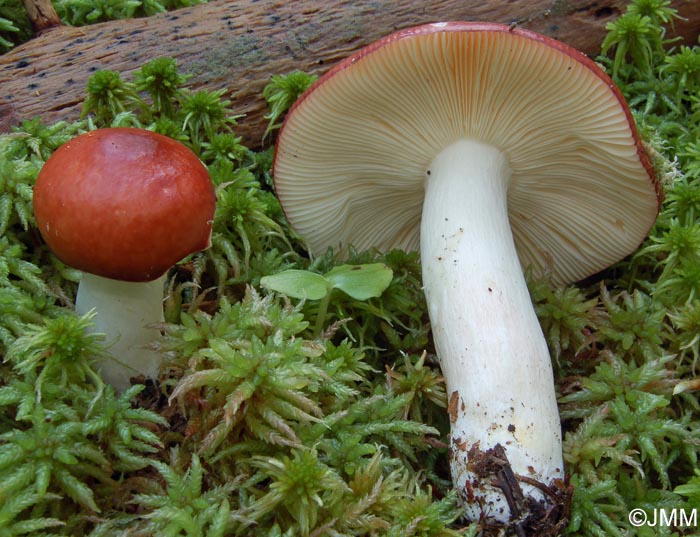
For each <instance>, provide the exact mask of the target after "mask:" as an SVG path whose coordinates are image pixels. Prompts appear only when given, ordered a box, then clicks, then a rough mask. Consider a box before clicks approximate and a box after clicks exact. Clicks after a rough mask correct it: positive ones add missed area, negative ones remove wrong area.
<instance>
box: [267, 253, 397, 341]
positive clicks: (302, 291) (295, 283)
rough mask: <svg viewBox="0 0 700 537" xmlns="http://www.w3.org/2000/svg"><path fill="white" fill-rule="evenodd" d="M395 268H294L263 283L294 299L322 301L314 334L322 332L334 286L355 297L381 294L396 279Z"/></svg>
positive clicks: (379, 266) (345, 266) (379, 264)
mask: <svg viewBox="0 0 700 537" xmlns="http://www.w3.org/2000/svg"><path fill="white" fill-rule="evenodd" d="M393 275H394V274H393V272H392V270H391V269H390V268H389V267H387V266H386V265H384V264H382V263H373V264H369V265H339V266H336V267H334V268H333V269H331V270H330V271H328V272H327V273H326V274H324V275H321V274H317V273H315V272H311V271H308V270H295V269H290V270H286V271H284V272H280V273H278V274H275V275H272V276H265V277H263V278H261V280H260V285H262V286H263V287H267V288H269V289H272V290H273V291H277V292H279V293H283V294H285V295H287V296H289V297H292V298H299V299H303V300H320V301H321V303H320V305H319V308H318V313H317V316H316V326H315V329H314V333H315V334H316V335H320V334H321V330H322V328H323V323H324V321H325V318H326V313H327V312H328V304H329V303H330V300H331V296H332V293H333V290H334V289H339V290H341V291H343V292H344V293H345V294H347V295H349V296H350V297H352V298H354V299H355V300H367V299H369V298H375V297H379V296H381V294H382V293H383V292H384V290H385V289H386V288H387V287H388V286H389V284H390V283H391V280H392V278H393Z"/></svg>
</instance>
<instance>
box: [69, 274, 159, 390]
mask: <svg viewBox="0 0 700 537" xmlns="http://www.w3.org/2000/svg"><path fill="white" fill-rule="evenodd" d="M164 283H165V275H163V276H161V277H160V278H158V279H156V280H153V281H150V282H124V281H119V280H111V279H108V278H102V277H100V276H95V275H94V274H89V273H83V277H82V279H81V280H80V285H79V286H78V295H77V297H76V302H75V311H76V313H77V314H79V315H84V314H85V313H87V312H89V311H91V310H93V309H94V310H95V311H96V315H95V317H94V319H93V321H94V331H95V332H99V333H102V334H105V336H106V344H107V345H108V350H109V352H110V354H111V355H112V358H113V359H108V360H104V361H102V362H101V363H99V364H98V370H99V372H100V374H101V375H102V378H103V379H104V380H105V382H107V383H109V384H111V385H112V386H114V388H115V389H116V390H117V391H119V392H122V391H124V390H126V389H127V388H129V387H130V386H131V381H130V379H131V377H138V376H139V375H143V376H144V377H146V378H156V377H157V376H158V370H159V368H160V363H161V360H162V355H161V353H159V352H158V351H155V350H152V349H149V348H148V345H149V344H152V343H153V342H154V341H156V340H157V339H158V337H159V333H158V331H157V330H156V329H154V328H150V327H149V326H148V325H150V324H153V323H159V322H163V285H164Z"/></svg>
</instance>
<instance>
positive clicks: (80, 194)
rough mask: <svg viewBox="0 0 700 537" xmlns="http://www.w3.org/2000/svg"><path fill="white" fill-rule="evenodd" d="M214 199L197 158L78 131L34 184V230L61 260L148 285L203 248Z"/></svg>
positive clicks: (135, 136)
mask: <svg viewBox="0 0 700 537" xmlns="http://www.w3.org/2000/svg"><path fill="white" fill-rule="evenodd" d="M215 204H216V194H215V192H214V186H213V185H212V182H211V179H210V178H209V174H208V172H207V169H206V168H205V167H204V165H203V164H202V163H201V162H200V160H199V159H198V158H197V156H196V155H195V154H194V153H193V152H192V151H191V150H190V149H189V148H187V147H185V146H184V145H182V144H181V143H179V142H176V141H175V140H172V139H171V138H168V137H166V136H163V135H160V134H156V133H153V132H150V131H146V130H142V129H133V128H111V129H101V130H95V131H91V132H88V133H85V134H82V135H80V136H78V137H76V138H74V139H72V140H71V141H69V142H67V143H66V144H64V145H63V146H61V147H60V148H59V149H58V150H57V151H56V152H55V153H54V154H53V155H52V156H51V157H50V158H49V159H48V160H47V161H46V163H45V164H44V166H43V168H42V169H41V172H40V173H39V176H38V178H37V181H36V184H35V186H34V214H35V217H36V221H37V225H38V227H39V231H40V233H41V235H42V237H43V238H44V240H45V241H46V242H47V244H48V245H49V247H50V248H51V249H52V250H53V251H54V253H55V254H56V256H57V257H58V258H59V259H61V260H62V261H63V262H64V263H66V264H68V265H70V266H72V267H75V268H77V269H80V270H83V271H85V272H89V273H91V274H95V275H98V276H102V277H105V278H111V279H115V280H124V281H150V280H153V279H155V278H157V277H159V276H161V275H162V274H163V273H165V271H166V270H168V269H169V268H170V267H171V266H172V265H174V264H175V263H177V262H178V261H180V260H181V259H182V258H183V257H185V256H187V255H189V254H191V253H193V252H197V251H199V250H203V249H205V248H207V247H208V246H209V244H210V237H211V228H212V221H213V219H214V209H215Z"/></svg>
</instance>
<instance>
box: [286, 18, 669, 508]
mask: <svg viewBox="0 0 700 537" xmlns="http://www.w3.org/2000/svg"><path fill="white" fill-rule="evenodd" d="M274 178H275V188H276V191H277V194H278V196H279V198H280V201H281V203H282V205H283V207H284V210H285V213H286V215H287V217H288V219H289V221H290V222H291V224H292V225H293V226H294V228H295V229H296V231H297V232H298V233H299V234H300V235H301V236H302V237H304V238H305V239H306V240H307V242H308V244H309V246H310V249H311V252H312V254H319V253H323V252H324V251H325V250H326V249H327V248H328V247H334V248H338V249H340V250H343V249H345V248H347V247H348V246H350V245H352V246H354V247H355V248H358V249H364V248H370V247H376V248H381V249H384V250H388V249H390V248H395V247H398V248H403V249H405V250H414V249H420V253H421V263H422V271H423V285H424V289H425V295H426V299H427V303H428V309H429V315H430V320H431V326H432V333H433V338H434V342H435V347H436V351H437V354H438V358H439V361H440V365H441V368H442V371H443V374H444V377H445V379H446V384H447V392H448V395H449V398H450V418H451V419H450V421H451V438H452V441H451V457H450V464H451V471H452V477H453V481H454V483H455V486H456V488H457V489H458V490H459V491H460V492H461V494H462V495H463V497H464V498H465V500H467V501H469V502H470V503H471V507H470V508H469V510H470V512H471V513H472V515H474V516H478V515H479V514H480V512H483V514H484V515H485V516H487V517H494V518H497V519H500V520H508V519H509V517H510V515H511V512H510V506H509V505H508V500H507V498H506V497H505V495H504V494H503V491H502V490H501V489H499V488H498V487H497V486H494V484H493V483H491V482H481V481H480V480H479V478H478V476H477V475H476V474H475V473H474V471H473V469H472V468H470V460H469V455H468V454H469V452H470V450H471V451H472V453H476V452H481V453H486V452H488V451H489V450H495V449H496V448H498V449H499V450H500V448H503V449H504V450H505V454H506V456H507V458H508V460H509V461H510V464H511V467H512V469H513V471H514V472H515V474H516V475H523V476H526V477H527V479H525V480H523V481H522V482H521V483H520V485H521V487H522V489H523V491H524V493H525V495H526V496H530V497H532V498H534V499H536V500H538V501H544V500H545V498H543V495H542V491H541V490H540V487H537V486H534V485H533V484H532V483H533V481H540V482H543V483H546V484H549V483H551V482H552V481H553V480H554V479H556V478H562V477H563V476H564V467H563V461H562V450H561V426H560V421H559V414H558V409H557V401H556V397H555V391H554V383H553V374H552V366H551V359H550V355H549V352H548V348H547V344H546V342H545V339H544V337H543V334H542V330H541V328H540V326H539V323H538V319H537V317H536V315H535V312H534V309H533V306H532V303H531V300H530V296H529V293H528V288H527V286H526V282H525V278H524V275H523V273H524V270H523V269H524V268H527V267H531V268H532V270H533V271H534V272H535V273H536V274H543V273H549V274H551V278H552V280H553V281H554V282H555V283H557V284H561V283H565V282H572V281H576V280H579V279H581V278H584V277H586V276H588V275H591V274H594V273H596V272H598V271H600V270H601V269H603V268H605V267H607V266H609V265H611V264H612V263H614V262H616V261H618V260H620V259H622V258H623V257H625V256H626V255H628V254H630V253H631V252H633V251H634V250H635V249H636V248H637V247H638V245H639V244H640V242H641V241H642V240H643V238H644V237H645V236H646V234H647V233H648V231H649V228H650V227H651V226H652V224H653V222H654V221H655V218H656V215H657V212H658V208H659V203H660V194H659V185H658V184H657V183H656V180H655V178H654V176H653V173H652V168H651V165H650V161H649V158H648V157H647V154H646V153H645V151H644V149H643V147H642V143H641V142H640V140H639V137H638V134H637V132H636V129H635V127H634V124H633V121H632V118H631V115H630V112H629V109H628V107H627V105H626V103H625V102H624V99H623V97H622V95H621V93H620V92H619V90H618V89H617V88H616V87H615V86H614V84H613V83H612V81H611V80H610V78H609V77H608V76H607V75H606V74H605V73H604V72H603V71H602V70H601V69H600V68H599V67H598V66H597V65H596V64H595V63H594V62H593V61H591V60H590V59H588V58H587V57H585V56H584V55H583V54H581V53H579V52H578V51H576V50H574V49H572V48H570V47H568V46H566V45H564V44H562V43H560V42H557V41H555V40H552V39H550V38H547V37H544V36H541V35H538V34H536V33H533V32H530V31H527V30H523V29H520V28H517V27H516V28H513V27H511V26H505V25H500V24H489V23H465V22H448V23H437V24H429V25H424V26H419V27H416V28H411V29H407V30H402V31H399V32H397V33H394V34H392V35H390V36H388V37H386V38H384V39H382V40H380V41H378V42H376V43H374V44H372V45H369V46H368V47H366V48H364V49H362V50H360V51H359V52H357V53H356V54H354V55H353V56H351V57H349V58H347V59H346V60H344V61H342V62H341V63H340V64H338V65H336V66H335V67H334V68H332V69H331V70H330V71H329V72H328V73H327V74H326V75H325V76H323V77H322V78H321V79H319V80H318V81H317V82H316V83H315V84H314V85H313V86H312V87H311V88H310V89H309V90H308V91H307V93H305V94H304V95H303V96H302V97H301V98H300V99H299V100H298V101H297V102H296V103H295V105H294V106H293V108H292V109H291V111H290V112H289V114H288V115H287V118H286V120H285V122H284V124H283V126H282V129H281V131H280V134H279V138H278V142H277V148H276V156H275V161H274ZM499 452H500V451H499ZM526 481H527V482H526ZM515 514H518V513H515Z"/></svg>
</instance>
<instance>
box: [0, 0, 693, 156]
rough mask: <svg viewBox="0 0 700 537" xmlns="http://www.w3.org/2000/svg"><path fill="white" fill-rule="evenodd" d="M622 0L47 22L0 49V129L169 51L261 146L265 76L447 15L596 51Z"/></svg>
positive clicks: (45, 112)
mask: <svg viewBox="0 0 700 537" xmlns="http://www.w3.org/2000/svg"><path fill="white" fill-rule="evenodd" d="M626 5H627V0H597V1H593V0H553V1H552V0H486V1H484V0H353V1H351V0H303V1H302V0H286V1H284V2H280V1H271V0H259V1H240V0H234V1H232V0H217V1H212V2H210V3H208V4H201V5H198V6H195V7H192V8H185V9H181V10H177V11H174V12H170V13H164V14H160V15H155V16H153V17H149V18H147V19H131V20H123V21H114V22H108V23H101V24H95V25H92V26H88V27H83V28H74V27H67V26H61V27H58V28H52V29H50V30H48V31H46V32H44V33H41V34H40V35H39V36H38V37H36V38H34V39H32V40H31V41H29V42H28V43H25V44H23V45H21V46H19V47H17V48H15V49H13V50H11V51H10V52H8V53H6V54H5V55H3V56H0V88H2V92H0V132H3V131H8V130H9V129H10V128H11V127H12V126H13V125H16V124H18V123H19V122H20V121H21V120H23V119H28V118H32V117H35V116H41V117H42V118H44V120H45V121H46V122H53V121H57V120H74V119H76V118H78V117H79V115H80V104H81V102H82V100H83V98H84V94H85V84H86V82H87V79H88V77H89V76H90V75H91V74H92V73H93V72H94V71H95V70H97V69H113V70H118V71H121V72H123V73H124V74H125V76H126V77H127V78H128V73H130V72H131V71H134V70H135V69H138V68H139V67H141V66H142V65H143V64H144V63H146V62H147V61H148V60H150V59H152V58H155V57H158V56H173V57H175V58H176V59H177V62H178V65H179V66H180V68H181V70H182V71H183V72H185V73H189V74H191V75H193V76H192V78H191V79H190V80H189V82H188V85H189V86H190V87H192V88H196V89H200V88H208V89H218V88H222V87H224V88H227V89H228V95H227V96H228V98H230V99H231V100H232V101H233V103H234V107H235V111H236V113H242V114H245V116H246V117H245V118H243V119H241V120H240V121H239V125H238V127H237V133H238V134H239V135H242V136H243V138H244V141H245V142H246V143H247V144H248V145H249V146H251V147H257V146H258V145H259V144H260V140H261V137H262V133H263V132H264V129H265V123H266V122H265V120H264V118H263V115H264V114H265V113H266V112H267V108H266V104H265V102H264V100H263V99H262V97H261V91H262V88H263V87H264V85H265V84H266V83H267V82H268V81H269V77H270V76H271V75H273V74H281V73H286V72H289V71H292V70H295V69H300V70H303V71H306V72H311V73H319V74H320V73H322V72H324V71H325V70H327V69H328V68H329V67H330V66H331V65H333V64H334V63H335V62H337V61H338V60H340V59H341V58H344V57H346V56H348V55H349V54H350V53H352V52H353V51H355V50H357V49H359V48H360V47H362V46H364V45H366V44H368V43H371V42H373V41H375V40H377V39H379V38H381V37H383V36H384V35H386V34H388V33H390V32H392V31H394V30H398V29H401V28H406V27H410V26H414V25H417V24H421V23H426V22H435V21H444V20H478V21H494V22H504V23H511V22H517V23H518V24H519V25H521V26H523V27H526V28H529V29H531V30H534V31H537V32H540V33H543V34H546V35H549V36H552V37H554V38H556V39H560V40H562V41H564V42H566V43H568V44H570V45H572V46H574V47H575V48H578V49H579V50H581V51H583V52H585V53H587V54H590V55H595V54H597V53H598V52H599V50H600V43H601V42H602V39H603V37H604V35H605V30H604V26H605V24H606V23H607V22H608V21H611V20H613V19H614V18H615V17H617V16H618V15H620V14H621V13H622V12H624V9H625V6H626ZM672 5H673V7H675V8H676V9H677V10H678V11H679V13H680V14H681V15H682V16H684V17H685V18H686V20H678V21H676V23H675V31H676V33H678V34H679V35H682V36H684V37H685V38H686V40H687V41H686V42H688V43H696V42H697V36H698V34H699V33H700V9H698V0H673V1H672Z"/></svg>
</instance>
